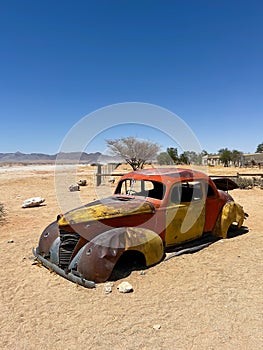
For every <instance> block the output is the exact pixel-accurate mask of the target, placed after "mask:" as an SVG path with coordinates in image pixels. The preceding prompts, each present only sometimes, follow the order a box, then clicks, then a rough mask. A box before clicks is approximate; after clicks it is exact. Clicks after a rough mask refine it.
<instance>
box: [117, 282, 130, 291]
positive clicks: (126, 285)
mask: <svg viewBox="0 0 263 350" xmlns="http://www.w3.org/2000/svg"><path fill="white" fill-rule="evenodd" d="M117 288H118V290H119V292H120V293H130V292H133V287H132V285H131V284H130V283H129V282H125V281H124V282H121V283H120V284H119V285H118V287H117Z"/></svg>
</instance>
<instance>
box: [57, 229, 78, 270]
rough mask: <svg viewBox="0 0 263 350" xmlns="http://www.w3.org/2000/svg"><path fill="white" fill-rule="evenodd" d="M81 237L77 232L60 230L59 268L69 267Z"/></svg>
mask: <svg viewBox="0 0 263 350" xmlns="http://www.w3.org/2000/svg"><path fill="white" fill-rule="evenodd" d="M79 237H80V236H79V234H78V233H76V232H67V231H64V230H60V245H59V266H60V267H61V268H62V269H66V268H67V267H68V265H69V262H70V258H71V256H72V253H73V250H74V248H75V247H76V244H77V243H78V241H79Z"/></svg>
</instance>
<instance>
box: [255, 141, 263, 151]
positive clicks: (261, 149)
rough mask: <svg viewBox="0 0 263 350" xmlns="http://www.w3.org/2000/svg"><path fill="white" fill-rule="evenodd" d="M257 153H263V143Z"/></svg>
mask: <svg viewBox="0 0 263 350" xmlns="http://www.w3.org/2000/svg"><path fill="white" fill-rule="evenodd" d="M256 153H263V142H262V143H260V144H259V145H258V146H257V150H256Z"/></svg>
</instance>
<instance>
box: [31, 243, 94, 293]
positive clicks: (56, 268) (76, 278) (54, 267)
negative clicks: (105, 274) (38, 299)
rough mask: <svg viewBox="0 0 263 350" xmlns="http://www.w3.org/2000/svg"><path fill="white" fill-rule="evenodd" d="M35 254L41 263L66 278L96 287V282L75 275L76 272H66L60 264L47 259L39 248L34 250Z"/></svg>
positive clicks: (82, 284) (79, 283)
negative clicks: (40, 252)
mask: <svg viewBox="0 0 263 350" xmlns="http://www.w3.org/2000/svg"><path fill="white" fill-rule="evenodd" d="M32 252H33V254H34V256H35V257H36V258H37V260H38V261H39V262H41V264H42V265H43V266H45V267H46V268H48V269H50V270H52V271H54V272H56V273H57V274H58V275H60V276H62V277H64V278H66V279H67V280H69V281H71V282H74V283H76V284H78V285H80V286H83V287H85V288H95V287H96V284H95V282H93V281H88V280H86V279H84V278H81V277H79V276H76V275H74V273H72V272H68V273H66V271H65V270H63V269H61V268H60V267H59V266H57V265H56V264H54V263H52V262H51V261H49V260H47V259H45V258H44V257H43V256H42V255H40V254H38V251H37V249H34V248H33V250H32Z"/></svg>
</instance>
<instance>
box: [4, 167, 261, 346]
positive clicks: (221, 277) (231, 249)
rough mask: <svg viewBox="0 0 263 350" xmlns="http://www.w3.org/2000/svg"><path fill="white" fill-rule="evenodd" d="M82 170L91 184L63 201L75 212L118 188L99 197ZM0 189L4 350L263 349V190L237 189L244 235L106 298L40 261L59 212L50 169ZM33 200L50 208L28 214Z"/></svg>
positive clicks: (15, 177)
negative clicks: (45, 234)
mask: <svg viewBox="0 0 263 350" xmlns="http://www.w3.org/2000/svg"><path fill="white" fill-rule="evenodd" d="M78 171H79V172H78V174H77V176H78V177H79V178H85V179H87V180H88V186H87V187H83V188H81V191H80V192H79V193H73V192H72V193H70V192H68V193H67V195H65V202H67V205H68V206H69V207H70V205H71V203H73V202H75V201H82V202H88V201H90V200H92V199H95V198H96V197H97V196H98V195H99V196H100V195H103V193H106V194H107V193H108V192H110V191H112V185H107V186H106V185H105V186H102V187H100V189H99V191H97V190H96V189H95V190H94V189H93V183H94V175H93V174H92V170H91V169H88V168H86V167H81V168H79V170H78ZM209 171H210V172H211V173H212V172H214V173H216V174H219V173H220V174H224V173H226V171H227V172H228V173H229V174H230V173H231V171H232V172H234V173H236V170H235V169H225V168H221V169H219V168H218V169H216V168H212V169H210V170H209ZM242 171H243V172H251V171H253V170H252V169H245V170H242V169H241V170H239V172H240V173H242ZM254 171H256V172H259V170H258V169H257V170H254ZM63 174H64V175H65V174H67V169H61V176H62V177H63ZM64 178H65V177H63V179H64ZM63 181H64V180H63ZM63 184H65V183H64V182H63ZM0 185H1V187H0V202H2V203H3V204H4V206H5V208H6V212H7V216H6V220H5V222H4V223H3V224H1V225H0V232H1V233H0V247H1V255H0V259H1V260H0V261H1V270H0V280H1V285H0V336H1V349H9V350H10V349H14V350H22V349H27V350H31V349H34V350H38V349H48V350H49V349H57V350H60V349H64V350H66V349H79V350H81V349H118V350H119V349H140V350H143V349H178V350H179V349H184V350H185V349H224V350H226V349H235V350H236V349H262V348H263V283H262V273H263V230H262V209H263V190H261V189H259V188H253V189H251V190H239V189H238V190H234V191H231V195H232V196H233V197H234V199H235V200H236V201H237V202H239V203H240V204H241V205H242V206H243V207H244V209H245V211H246V212H247V213H248V214H249V218H248V219H247V220H246V221H245V223H244V226H246V227H247V228H248V230H243V231H244V232H245V233H244V234H242V235H237V236H236V237H233V238H230V239H226V240H220V241H217V242H216V243H214V244H212V245H210V246H209V247H207V248H204V249H202V250H200V251H198V252H196V253H193V254H185V255H181V256H178V257H175V258H173V259H170V260H167V261H163V262H161V263H160V264H158V265H157V266H155V267H152V268H149V269H147V270H145V274H141V273H140V271H133V272H132V273H131V274H130V275H129V276H128V277H126V278H125V279H123V280H125V281H128V282H130V283H131V284H132V286H133V288H134V291H133V293H129V294H121V293H119V292H118V290H117V285H118V284H119V283H120V282H121V281H117V282H114V286H113V289H112V293H110V294H106V293H105V284H97V286H96V288H95V289H85V288H83V287H80V286H77V285H75V284H73V283H71V282H69V281H67V280H66V279H63V278H62V277H59V276H58V275H56V274H54V273H51V272H49V271H48V270H47V269H46V268H44V267H41V266H39V265H38V264H36V263H35V261H34V259H33V254H32V247H36V246H37V244H38V239H39V236H40V233H41V232H42V230H43V229H44V228H45V226H47V225H48V224H49V223H50V222H51V221H53V220H55V218H56V216H57V214H58V213H60V212H61V207H60V205H59V203H58V202H57V193H56V190H55V187H54V171H53V169H52V167H50V166H49V167H46V166H41V167H38V166H29V167H20V166H17V167H16V168H15V169H14V167H8V168H1V169H0ZM65 186H66V184H65ZM36 196H41V197H44V198H45V203H44V205H42V206H40V207H36V208H28V209H23V208H21V205H22V202H23V200H25V199H27V198H30V197H36ZM71 200H72V201H71ZM11 242H12V243H11ZM155 326H156V327H155Z"/></svg>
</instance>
